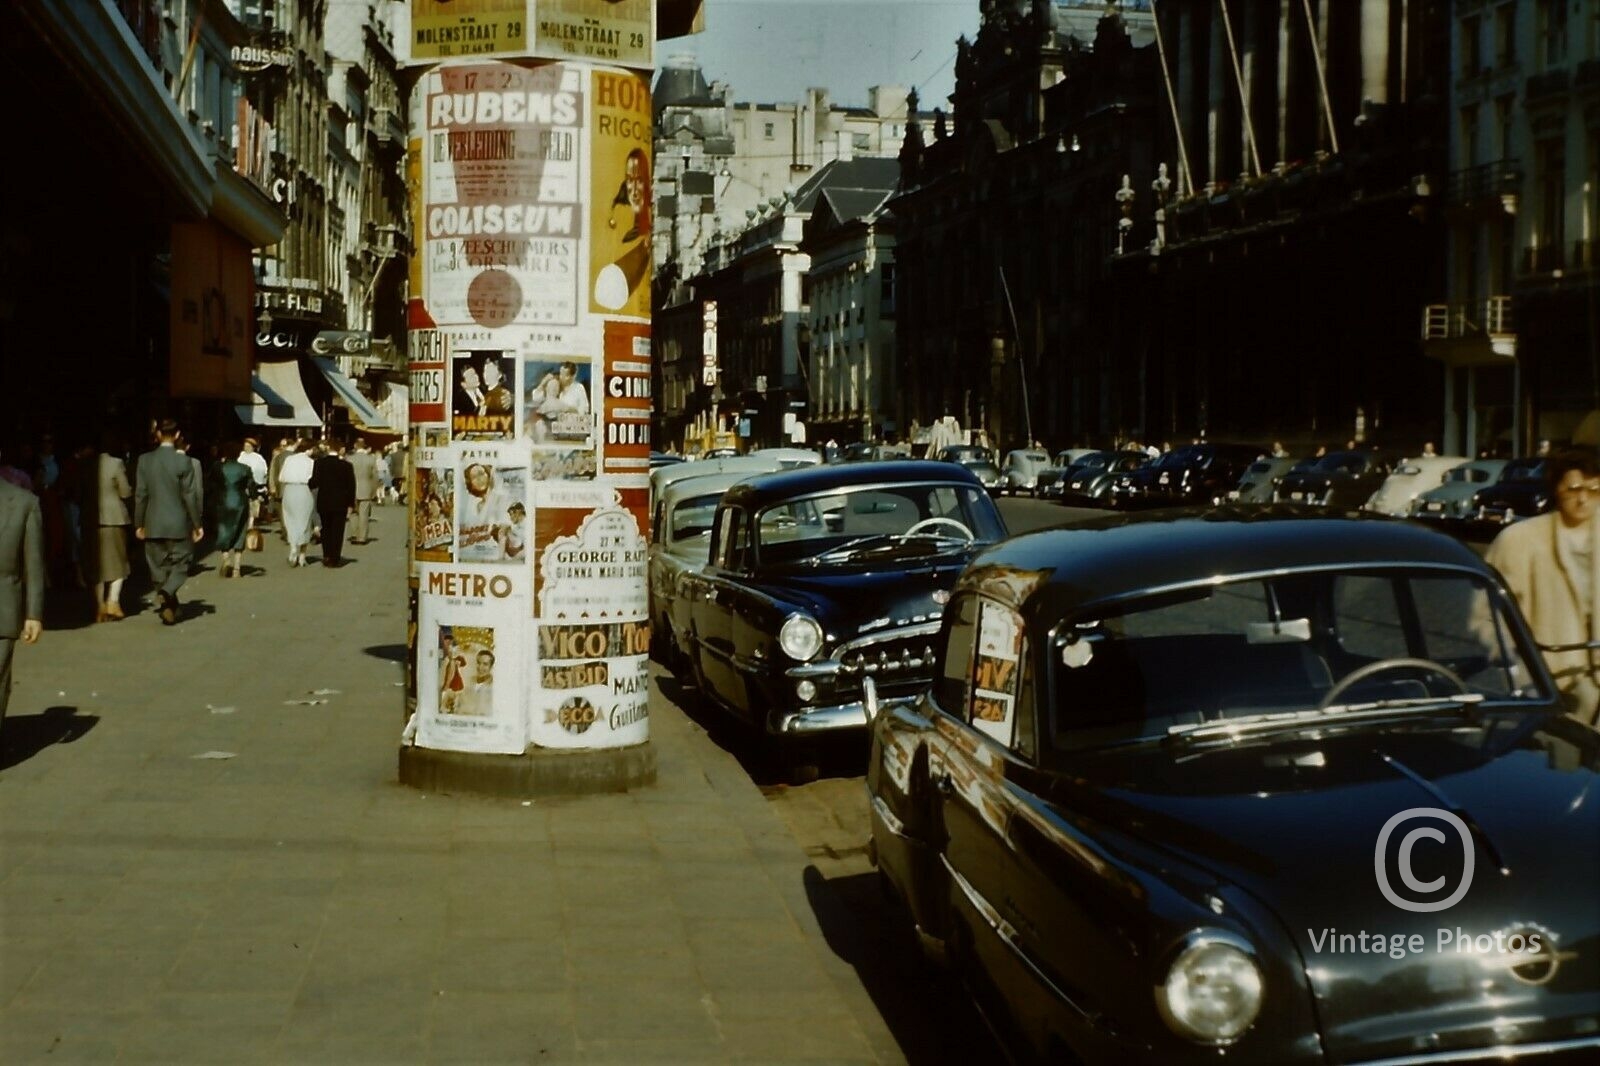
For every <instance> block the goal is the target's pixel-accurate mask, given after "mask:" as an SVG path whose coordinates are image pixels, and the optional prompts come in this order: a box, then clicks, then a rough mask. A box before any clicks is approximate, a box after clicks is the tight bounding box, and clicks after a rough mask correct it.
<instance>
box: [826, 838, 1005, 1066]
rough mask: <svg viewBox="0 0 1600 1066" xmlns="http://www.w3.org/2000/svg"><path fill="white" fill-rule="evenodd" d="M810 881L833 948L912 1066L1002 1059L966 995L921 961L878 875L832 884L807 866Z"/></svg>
mask: <svg viewBox="0 0 1600 1066" xmlns="http://www.w3.org/2000/svg"><path fill="white" fill-rule="evenodd" d="M804 877H805V890H806V898H807V899H808V900H809V901H810V903H811V910H812V913H813V914H815V915H816V916H817V924H818V925H820V926H821V927H822V935H823V937H824V938H825V939H826V940H827V942H828V947H829V948H831V949H832V950H833V953H834V954H835V955H837V956H838V957H839V958H841V959H843V960H844V961H845V962H847V963H849V964H850V965H851V966H852V967H854V968H855V971H856V976H857V977H858V978H860V980H861V987H862V988H864V989H866V991H867V994H868V995H869V996H871V997H872V1004H873V1006H874V1007H876V1008H877V1010H878V1013H879V1015H881V1016H882V1018H883V1021H884V1024H885V1025H886V1026H888V1028H889V1032H890V1033H892V1034H893V1035H894V1038H895V1042H896V1043H898V1044H899V1045H900V1050H901V1052H903V1053H904V1054H905V1057H906V1061H907V1062H908V1063H910V1064H911V1066H918V1064H919V1063H944V1062H994V1061H997V1060H998V1059H999V1056H1000V1050H999V1048H998V1047H997V1045H996V1044H995V1041H994V1038H993V1036H991V1035H990V1032H989V1029H988V1027H987V1026H986V1025H985V1024H984V1022H983V1018H982V1016H981V1015H980V1014H979V1013H978V1011H977V1008H975V1007H974V1006H973V1005H972V1001H971V999H970V998H969V997H968V996H967V994H966V990H965V989H964V988H963V987H962V986H961V983H960V982H959V981H957V980H956V979H955V977H953V976H952V975H951V974H948V973H945V972H944V971H941V970H939V969H937V968H936V967H934V966H933V965H932V964H931V963H929V962H927V961H926V960H925V959H924V958H923V957H922V953H921V951H920V950H919V949H918V947H917V944H916V939H915V937H914V936H913V935H912V933H911V925H910V921H911V920H910V918H908V917H907V916H906V913H905V911H904V910H903V909H902V908H901V907H900V905H899V903H898V902H897V901H895V900H893V899H892V898H891V897H890V896H888V895H887V894H886V893H885V892H884V891H883V890H882V889H880V888H879V886H878V875H877V874H876V873H863V874H854V875H851V876H849V877H837V878H834V879H832V880H829V879H828V878H825V877H824V876H823V875H822V872H821V871H820V870H818V869H817V868H816V867H815V866H808V867H806V872H805V875H804Z"/></svg>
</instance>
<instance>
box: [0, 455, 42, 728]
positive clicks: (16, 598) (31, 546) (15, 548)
mask: <svg viewBox="0 0 1600 1066" xmlns="http://www.w3.org/2000/svg"><path fill="white" fill-rule="evenodd" d="M42 632H44V520H43V518H42V517H41V514H40V510H39V498H38V497H37V496H35V495H34V494H33V493H31V492H29V491H28V490H27V489H19V488H17V486H15V485H13V484H11V483H10V482H8V481H4V480H0V723H3V722H4V721H5V717H6V705H7V704H8V703H10V702H11V653H12V651H13V650H15V648H16V646H17V641H18V639H20V640H21V641H22V643H24V644H32V643H34V642H35V641H37V640H38V639H39V634H40V633H42Z"/></svg>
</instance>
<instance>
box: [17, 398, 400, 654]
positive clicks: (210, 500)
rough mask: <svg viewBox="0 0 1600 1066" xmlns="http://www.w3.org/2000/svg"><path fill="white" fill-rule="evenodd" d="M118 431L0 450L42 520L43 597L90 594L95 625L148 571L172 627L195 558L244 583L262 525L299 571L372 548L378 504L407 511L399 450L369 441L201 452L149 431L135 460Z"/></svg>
mask: <svg viewBox="0 0 1600 1066" xmlns="http://www.w3.org/2000/svg"><path fill="white" fill-rule="evenodd" d="M126 443H127V442H126V441H125V440H121V439H118V437H117V436H116V435H115V434H114V433H109V432H108V433H104V434H102V435H100V437H99V438H98V439H96V440H88V439H83V440H79V441H76V442H74V443H73V445H72V446H71V447H70V448H69V449H67V450H66V451H65V452H64V453H63V452H61V451H58V449H57V447H56V441H55V438H54V436H53V435H52V434H50V433H45V434H42V435H40V436H39V437H37V438H35V439H33V440H28V441H20V442H17V443H14V444H11V443H0V481H3V482H5V483H8V484H9V485H11V486H15V487H16V488H19V489H22V490H24V491H26V492H27V493H30V494H31V495H32V497H33V498H34V500H35V501H36V502H37V505H38V510H39V522H40V531H39V548H40V553H41V557H42V570H41V576H42V581H41V582H40V587H41V589H43V588H44V587H46V586H48V587H50V588H53V589H57V590H60V589H75V588H76V589H84V590H86V591H87V592H89V593H90V595H91V597H92V599H93V603H94V610H95V615H94V618H95V621H96V622H110V621H117V620H119V619H122V618H124V617H125V616H126V613H127V610H128V606H129V604H128V603H127V602H126V600H125V598H124V586H125V583H126V581H127V579H128V577H129V576H130V574H132V573H133V571H134V569H135V565H136V564H137V563H139V562H141V561H142V563H143V566H144V569H146V570H148V572H149V575H150V583H151V589H152V591H153V593H154V596H155V601H154V604H153V605H154V607H155V608H156V613H157V614H158V616H159V617H160V618H161V619H162V621H163V622H164V623H166V624H168V625H173V624H176V622H177V620H178V617H179V614H180V605H179V602H178V590H179V589H180V588H181V587H182V585H183V583H184V581H185V580H187V578H188V577H189V575H190V572H191V569H192V568H193V565H194V555H195V553H196V551H197V550H201V549H207V548H209V549H210V550H212V551H215V552H216V553H217V572H218V574H219V575H220V576H221V577H223V578H237V577H242V576H243V575H244V573H245V566H244V556H245V552H246V550H247V547H259V546H260V541H261V538H262V527H263V523H264V522H265V521H273V522H276V524H277V525H278V527H279V533H280V536H281V537H282V538H283V540H284V544H285V547H286V549H287V554H288V559H289V562H290V563H291V565H296V566H303V565H306V564H307V562H308V561H309V560H308V557H307V550H308V548H309V546H310V545H311V544H312V543H314V542H318V541H320V543H321V545H322V552H321V562H322V563H323V565H324V566H328V567H336V566H338V565H340V563H341V562H342V559H343V546H344V541H345V529H346V524H347V522H349V523H350V524H351V529H350V532H351V542H352V543H355V544H365V543H367V542H368V541H369V540H370V539H371V531H370V523H371V520H372V507H373V505H374V504H375V503H381V502H385V501H391V500H392V501H396V502H399V501H403V499H404V495H403V490H404V479H405V459H406V457H405V450H404V447H403V446H402V445H400V444H398V443H396V444H391V445H389V446H388V447H386V448H384V449H382V450H381V451H374V450H373V449H372V448H371V447H370V446H369V445H368V444H367V443H366V442H365V441H364V440H359V439H358V440H356V441H354V442H353V443H350V444H347V443H346V442H343V441H324V442H317V441H310V440H300V439H298V438H295V437H285V438H283V439H282V440H279V441H278V442H277V443H276V444H275V445H274V446H273V448H272V450H271V454H270V457H269V456H268V455H267V454H264V453H263V451H262V448H261V442H260V440H259V439H258V438H255V437H246V438H243V439H237V440H223V441H219V442H217V443H216V444H214V445H212V444H196V443H194V442H192V441H190V440H189V439H188V438H187V437H186V436H185V434H184V433H183V432H182V431H181V429H180V427H179V426H178V425H177V424H176V423H175V422H173V421H171V420H166V421H161V422H158V423H153V424H152V425H151V427H150V440H149V447H148V449H147V450H146V451H144V452H143V453H141V454H137V456H134V455H130V454H129V453H128V451H127V450H126Z"/></svg>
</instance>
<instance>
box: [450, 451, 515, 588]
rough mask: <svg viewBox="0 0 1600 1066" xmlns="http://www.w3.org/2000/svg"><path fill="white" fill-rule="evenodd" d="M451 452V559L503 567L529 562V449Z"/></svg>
mask: <svg viewBox="0 0 1600 1066" xmlns="http://www.w3.org/2000/svg"><path fill="white" fill-rule="evenodd" d="M455 453H456V485H457V489H456V560H457V561H458V562H463V563H491V564H497V565H502V566H512V565H516V564H526V563H527V561H528V527H529V523H528V450H527V448H526V446H524V445H520V444H516V443H509V444H463V445H458V446H457V447H456V449H455Z"/></svg>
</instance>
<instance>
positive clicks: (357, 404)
mask: <svg viewBox="0 0 1600 1066" xmlns="http://www.w3.org/2000/svg"><path fill="white" fill-rule="evenodd" d="M311 361H312V362H313V363H315V364H316V367H317V369H318V370H320V371H322V376H323V377H325V378H327V379H328V384H329V385H332V386H333V392H334V395H336V396H338V397H339V401H340V402H341V403H343V404H344V405H345V406H346V407H348V408H349V409H350V416H351V418H352V419H353V420H354V421H356V422H358V423H360V424H361V425H363V426H365V427H367V428H368V429H377V430H387V429H389V428H390V426H389V423H388V421H387V420H386V419H385V418H384V417H383V416H382V415H381V414H379V413H378V409H377V408H376V407H374V406H372V401H371V400H369V399H367V398H366V397H365V396H363V395H361V390H360V389H358V388H356V383H355V382H353V381H351V380H350V379H349V378H347V377H345V375H344V371H342V370H340V369H339V367H338V365H337V364H336V363H334V361H333V360H332V359H326V358H323V357H320V356H312V358H311Z"/></svg>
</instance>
